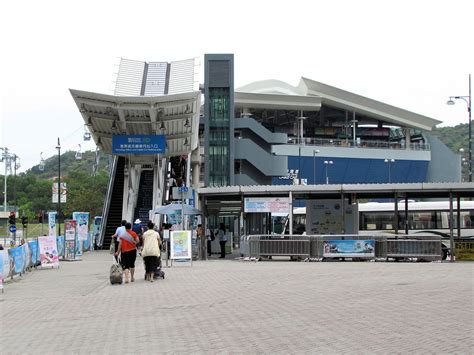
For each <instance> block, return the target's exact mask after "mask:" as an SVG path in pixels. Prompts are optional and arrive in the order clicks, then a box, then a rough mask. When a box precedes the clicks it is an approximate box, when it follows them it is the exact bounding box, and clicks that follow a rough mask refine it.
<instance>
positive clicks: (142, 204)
mask: <svg viewBox="0 0 474 355" xmlns="http://www.w3.org/2000/svg"><path fill="white" fill-rule="evenodd" d="M152 207H153V171H152V170H143V171H142V174H141V176H140V186H139V187H138V197H137V205H136V207H135V211H134V215H133V221H135V220H136V219H137V218H140V220H141V221H142V225H143V226H145V225H146V224H147V223H148V221H149V212H150V210H151V209H152ZM133 221H132V222H133Z"/></svg>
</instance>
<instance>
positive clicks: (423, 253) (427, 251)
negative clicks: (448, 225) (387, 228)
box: [387, 238, 442, 261]
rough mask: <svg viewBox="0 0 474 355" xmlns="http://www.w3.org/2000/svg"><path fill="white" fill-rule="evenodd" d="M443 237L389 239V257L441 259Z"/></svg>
mask: <svg viewBox="0 0 474 355" xmlns="http://www.w3.org/2000/svg"><path fill="white" fill-rule="evenodd" d="M441 257H442V253H441V238H439V239H432V240H429V239H428V240H427V239H423V240H414V239H389V240H387V258H394V259H403V258H416V259H418V260H426V261H435V260H441Z"/></svg>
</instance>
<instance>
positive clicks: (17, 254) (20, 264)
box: [8, 245, 28, 274]
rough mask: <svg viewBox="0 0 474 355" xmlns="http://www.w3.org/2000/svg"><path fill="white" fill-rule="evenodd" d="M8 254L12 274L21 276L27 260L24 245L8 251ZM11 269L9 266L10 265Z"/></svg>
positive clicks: (26, 251)
mask: <svg viewBox="0 0 474 355" xmlns="http://www.w3.org/2000/svg"><path fill="white" fill-rule="evenodd" d="M8 254H9V256H10V258H11V259H13V271H14V274H22V273H24V272H25V269H26V267H27V266H28V265H27V261H28V260H27V259H28V249H27V247H26V245H21V246H19V247H16V248H11V249H8ZM10 267H11V265H10Z"/></svg>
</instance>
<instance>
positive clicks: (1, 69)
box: [0, 0, 474, 174]
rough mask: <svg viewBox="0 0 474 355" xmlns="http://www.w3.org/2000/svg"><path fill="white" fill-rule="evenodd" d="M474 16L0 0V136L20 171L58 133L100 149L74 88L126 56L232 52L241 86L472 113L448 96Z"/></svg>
mask: <svg viewBox="0 0 474 355" xmlns="http://www.w3.org/2000/svg"><path fill="white" fill-rule="evenodd" d="M473 16H474V1H472V0H465V1H464V0H460V1H456V0H453V1H449V2H447V1H438V0H431V1H424V0H410V1H406V0H396V1H393V0H385V1H375V0H374V1H369V0H359V1H352V0H326V1H320V0H306V1H304V0H292V1H280V0H271V1H266V0H261V1H255V0H252V1H248V0H238V1H232V0H229V1H222V0H221V1H219V0H201V1H195V0H194V1H188V0H181V1H143V0H134V1H121V0H118V1H117V0H116V1H109V0H102V1H97V0H95V1H90V0H81V1H79V2H71V1H64V0H62V1H53V0H43V1H35V0H24V1H3V2H2V4H1V5H0V30H1V34H2V35H1V38H2V41H1V47H2V51H1V52H2V54H0V118H1V119H0V132H1V133H0V147H7V148H8V149H9V151H10V152H11V153H14V154H16V155H17V156H19V157H20V164H21V167H20V169H19V171H20V172H21V171H25V170H26V169H29V168H31V167H32V166H34V165H36V164H38V163H39V161H40V156H41V153H42V157H43V158H45V159H46V158H48V157H51V156H53V155H55V154H57V150H56V149H55V147H56V145H57V139H58V137H59V138H60V140H61V147H62V148H61V149H62V152H64V151H68V150H78V149H79V144H80V145H81V150H82V151H84V150H93V149H95V145H94V144H93V143H90V142H84V141H83V140H82V136H83V133H84V126H83V121H82V117H81V115H80V113H79V111H78V109H77V106H76V105H75V103H74V100H73V99H72V96H71V94H70V92H69V89H70V88H72V89H78V90H84V91H92V92H99V93H105V94H113V88H114V84H113V81H114V77H115V75H116V73H117V71H118V63H119V60H120V58H121V57H122V58H127V59H136V60H142V61H174V60H181V59H188V58H193V57H196V58H199V60H200V62H201V63H203V61H204V54H205V53H234V61H235V62H234V64H235V73H234V75H235V78H234V79H235V87H236V88H238V87H239V86H243V85H246V84H249V83H251V82H254V81H258V80H265V79H278V80H282V81H285V82H287V83H289V84H291V85H295V86H296V85H298V82H299V80H300V78H301V77H302V76H304V77H307V78H310V79H313V80H316V81H320V82H322V83H325V84H328V85H332V86H335V87H338V88H341V89H343V90H347V91H350V92H353V93H356V94H359V95H362V96H366V97H369V98H371V99H375V100H379V101H382V102H384V103H387V104H391V105H394V106H397V107H400V108H403V109H406V110H409V111H412V112H415V113H418V114H422V115H425V116H428V117H431V118H434V119H437V120H440V121H442V122H443V123H442V124H441V125H440V126H455V125H457V124H460V123H467V122H468V112H467V105H466V103H464V102H462V101H457V102H456V105H454V106H447V105H446V101H447V99H448V98H449V96H455V95H462V96H467V95H468V94H469V91H468V79H469V74H470V73H473V72H474V70H473V69H474V48H473V42H472V37H473V34H474V31H473V27H472V25H471V24H472V23H474V21H473ZM203 71H204V68H203V66H201V67H200V76H199V80H200V82H201V83H202V82H203V77H204V75H203ZM0 169H1V170H0V171H1V173H2V174H3V169H4V166H3V164H0Z"/></svg>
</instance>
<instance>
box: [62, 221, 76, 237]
mask: <svg viewBox="0 0 474 355" xmlns="http://www.w3.org/2000/svg"><path fill="white" fill-rule="evenodd" d="M76 225H77V222H76V221H75V220H71V219H66V220H65V221H64V237H65V238H66V240H67V241H69V240H73V241H74V240H76Z"/></svg>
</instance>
